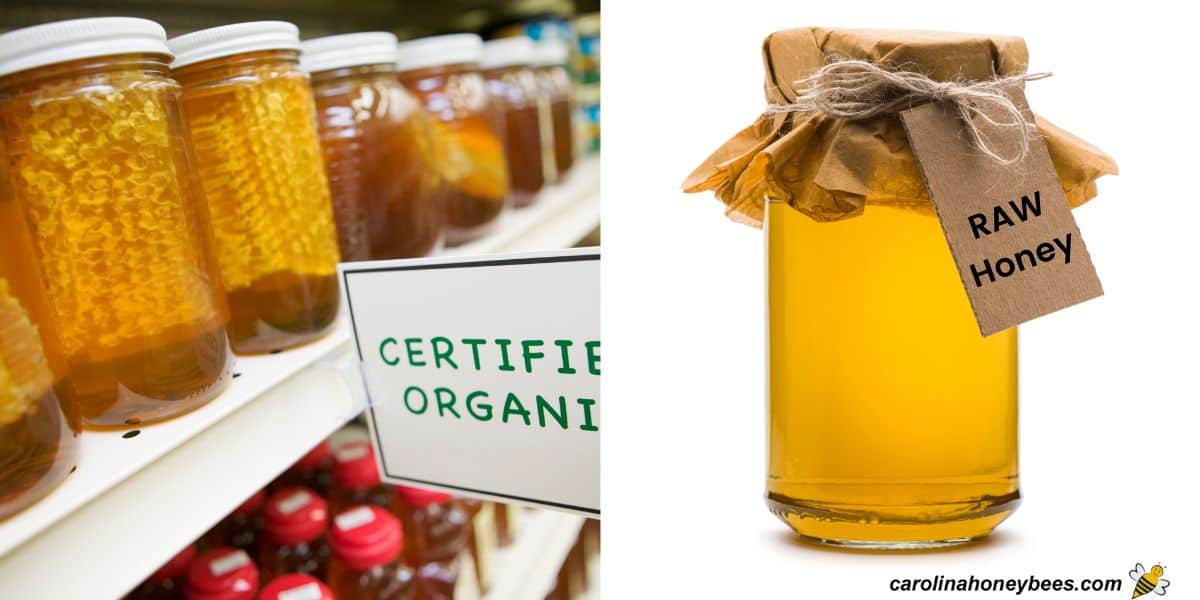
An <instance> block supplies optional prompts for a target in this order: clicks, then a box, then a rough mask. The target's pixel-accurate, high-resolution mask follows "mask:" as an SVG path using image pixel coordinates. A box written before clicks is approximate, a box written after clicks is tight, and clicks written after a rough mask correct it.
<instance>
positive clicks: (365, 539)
mask: <svg viewBox="0 0 1200 600" xmlns="http://www.w3.org/2000/svg"><path fill="white" fill-rule="evenodd" d="M503 508H505V507H504V505H495V504H492V503H483V502H479V501H475V500H468V499H464V498H456V497H453V496H451V495H449V494H445V493H442V492H436V491H432V490H426V489H420V488H412V487H400V486H390V485H387V484H383V483H381V482H380V480H379V471H378V467H377V466H376V462H375V457H374V454H373V452H372V449H371V445H370V444H369V443H368V442H366V441H352V442H347V443H344V444H343V445H341V446H340V447H338V448H337V449H336V450H333V449H332V448H331V446H330V445H329V444H328V443H323V444H321V445H319V446H317V448H315V449H314V450H313V451H312V452H310V453H309V454H308V455H307V456H305V457H304V458H302V459H301V460H300V461H299V462H297V463H296V465H294V466H293V467H292V468H291V469H289V470H288V471H286V472H285V473H284V474H283V475H281V476H280V477H279V478H277V479H276V480H275V481H274V482H272V483H271V485H270V486H268V488H267V489H264V490H262V491H259V492H257V493H255V494H254V495H253V496H251V497H250V498H249V499H248V500H247V501H246V502H244V503H243V504H242V505H241V506H239V507H238V508H237V509H235V510H234V511H233V512H232V513H231V514H230V515H229V516H227V517H226V518H225V519H223V520H222V521H221V522H220V523H218V524H217V525H216V526H214V527H213V528H212V529H211V530H209V531H208V532H206V533H205V534H204V535H203V536H201V537H200V539H198V540H197V541H196V542H195V543H193V544H190V545H189V546H188V547H187V548H185V549H184V550H183V551H182V552H181V553H180V554H179V555H177V556H176V557H174V558H173V559H171V560H170V561H168V562H167V563H166V564H164V565H163V566H162V568H160V569H159V570H158V571H157V572H155V573H154V574H152V575H151V576H150V577H149V578H147V580H146V581H144V582H143V583H142V584H141V585H139V586H138V587H137V588H136V589H134V590H133V591H132V592H131V593H130V594H129V595H128V596H127V600H217V599H220V600H254V599H256V598H258V599H271V600H275V599H277V598H278V599H280V600H283V599H284V598H291V597H305V598H309V597H311V598H313V599H329V598H337V599H338V600H355V599H362V600H368V599H370V600H400V599H405V600H454V599H455V598H463V597H478V595H479V592H480V591H485V590H486V589H488V587H489V586H490V584H491V578H492V577H493V574H492V573H491V568H492V565H491V556H492V554H493V553H494V551H495V548H496V547H499V546H500V545H502V543H503V544H507V543H508V542H510V541H511V539H510V538H511V535H510V534H511V529H512V528H511V527H510V525H511V519H510V518H509V517H508V516H505V517H504V518H499V519H498V518H495V516H496V515H498V514H499V515H508V511H507V510H500V511H499V512H497V509H503ZM292 590H307V591H308V593H309V595H308V596H305V595H303V594H301V592H300V591H295V592H294V595H293V594H288V593H286V592H288V591H292ZM317 592H320V594H318V593H317Z"/></svg>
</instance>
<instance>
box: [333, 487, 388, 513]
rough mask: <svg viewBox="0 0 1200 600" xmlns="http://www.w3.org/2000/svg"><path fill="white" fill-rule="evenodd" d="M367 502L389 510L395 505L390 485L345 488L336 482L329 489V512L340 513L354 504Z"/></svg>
mask: <svg viewBox="0 0 1200 600" xmlns="http://www.w3.org/2000/svg"><path fill="white" fill-rule="evenodd" d="M363 504H369V505H371V506H378V507H379V508H382V509H384V510H387V511H391V510H393V509H394V508H395V506H396V494H395V492H394V491H393V489H392V487H391V486H388V485H384V484H382V483H381V484H378V485H373V486H371V487H369V488H346V487H340V486H338V485H337V484H336V483H335V484H334V488H333V489H332V490H330V491H329V514H331V515H340V514H342V513H343V512H345V511H346V510H349V509H350V508H353V507H355V506H359V505H363Z"/></svg>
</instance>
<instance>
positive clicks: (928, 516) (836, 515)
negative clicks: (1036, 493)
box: [767, 491, 1021, 550]
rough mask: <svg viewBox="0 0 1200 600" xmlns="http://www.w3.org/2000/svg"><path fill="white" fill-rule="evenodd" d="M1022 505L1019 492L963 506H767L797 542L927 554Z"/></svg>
mask: <svg viewBox="0 0 1200 600" xmlns="http://www.w3.org/2000/svg"><path fill="white" fill-rule="evenodd" d="M1020 503H1021V494H1020V492H1017V491H1014V492H1012V493H1011V494H1006V495H1004V496H1000V497H985V498H978V499H975V500H972V501H970V502H966V503H954V504H946V505H921V506H911V507H910V506H904V507H894V506H878V507H872V506H862V505H855V506H852V507H851V506H844V505H836V504H828V503H822V502H813V501H805V500H797V499H794V498H787V497H785V496H781V495H778V494H768V496H767V506H768V507H769V508H770V509H771V512H772V513H773V514H774V515H775V516H777V517H779V518H780V519H781V520H782V521H783V522H785V523H787V524H788V526H789V527H791V528H792V530H793V531H795V532H796V534H797V535H799V536H800V537H802V538H804V539H806V540H810V541H813V542H817V543H820V544H825V545H829V546H838V547H843V548H854V549H861V550H927V549H936V548H946V547H951V546H957V545H961V544H966V543H970V542H974V541H978V540H980V539H982V538H984V537H987V535H988V534H990V533H991V532H992V530H993V529H995V528H996V526H997V525H999V524H1000V522H1001V521H1004V520H1005V519H1007V518H1008V516H1009V515H1011V514H1012V513H1013V511H1015V510H1016V509H1017V506H1018V505H1019V504H1020Z"/></svg>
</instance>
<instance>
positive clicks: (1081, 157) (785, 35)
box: [683, 27, 1117, 226]
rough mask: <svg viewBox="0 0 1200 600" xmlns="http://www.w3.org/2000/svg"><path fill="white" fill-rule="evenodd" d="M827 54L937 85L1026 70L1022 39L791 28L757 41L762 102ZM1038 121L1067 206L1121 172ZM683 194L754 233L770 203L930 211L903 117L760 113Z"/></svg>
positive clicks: (826, 214) (809, 211) (784, 92)
mask: <svg viewBox="0 0 1200 600" xmlns="http://www.w3.org/2000/svg"><path fill="white" fill-rule="evenodd" d="M830 56H838V57H845V58H856V59H863V60H870V61H873V62H875V63H877V64H880V65H885V66H888V67H891V68H904V69H909V70H915V71H919V72H921V73H924V74H925V75H927V76H929V77H930V78H932V79H936V80H939V81H952V80H984V79H992V78H994V77H997V76H999V77H1003V76H1007V75H1013V74H1017V73H1022V72H1024V71H1025V68H1026V64H1027V63H1028V52H1027V50H1026V48H1025V41H1024V40H1023V39H1021V38H1019V37H1009V36H984V35H970V34H958V33H942V32H926V31H885V30H861V29H824V28H816V27H814V28H807V29H789V30H785V31H779V32H776V33H773V34H771V35H770V36H768V37H767V39H766V40H765V41H764V42H763V62H764V67H765V69H766V84H765V90H766V96H767V102H768V103H770V104H785V103H790V102H793V101H794V100H795V99H796V94H795V91H794V89H793V82H795V81H796V80H798V79H801V78H803V77H804V76H806V75H809V74H811V73H812V72H813V71H815V70H817V69H818V68H820V67H821V66H822V65H824V64H825V62H826V60H827V59H828V57H830ZM1080 100H1081V101H1084V100H1086V99H1084V98H1081V99H1080ZM1037 124H1038V127H1039V129H1040V130H1041V132H1042V136H1043V138H1044V139H1045V141H1046V145H1047V147H1048V149H1049V151H1050V158H1051V160H1052V161H1053V163H1054V169H1055V171H1057V173H1058V178H1059V180H1061V181H1062V186H1063V190H1064V191H1065V192H1066V195H1067V201H1068V202H1070V204H1071V206H1073V207H1074V206H1079V205H1080V204H1083V203H1084V202H1087V201H1088V200H1090V199H1091V198H1092V197H1094V196H1095V195H1096V179H1097V178H1099V177H1100V176H1102V175H1115V174H1116V173H1117V164H1116V162H1114V161H1113V159H1112V158H1110V157H1109V156H1108V155H1107V154H1105V153H1103V152H1101V151H1100V150H1099V149H1097V148H1096V147H1094V146H1092V145H1091V144H1088V143H1087V142H1085V141H1083V140H1082V139H1079V138H1078V137H1075V136H1074V135H1071V134H1070V133H1068V132H1066V131H1064V130H1062V129H1059V128H1058V127H1056V126H1054V125H1053V124H1051V123H1050V122H1048V121H1046V120H1045V119H1043V118H1041V117H1037ZM683 188H684V191H686V192H700V191H704V190H713V191H714V192H715V193H716V194H717V197H718V198H720V199H721V201H723V202H724V203H725V204H726V206H727V207H728V211H727V214H728V215H729V216H730V217H731V218H733V219H734V220H737V221H741V222H745V223H749V224H752V225H756V226H757V225H761V223H762V219H763V205H764V201H765V200H766V199H767V198H770V199H771V200H773V201H782V202H787V203H788V204H790V205H791V206H792V207H793V208H795V209H796V210H799V211H800V212H802V213H804V214H806V215H808V216H810V217H812V218H813V219H815V220H817V221H835V220H838V219H845V218H848V217H853V216H855V215H858V214H860V213H861V212H862V210H863V208H864V206H866V205H867V204H891V205H903V206H911V207H914V208H918V209H926V210H930V211H931V212H932V205H931V204H930V203H929V196H928V194H927V193H926V191H925V183H924V181H923V180H922V178H921V172H920V170H919V169H918V168H917V164H916V161H915V160H914V159H913V155H912V150H911V149H910V148H909V145H908V138H907V137H906V136H905V133H904V127H903V126H902V125H901V123H900V118H899V115H886V116H880V117H875V118H871V119H863V120H858V121H844V120H839V119H832V118H829V117H826V116H824V115H822V114H817V113H803V114H801V113H779V114H763V115H762V116H760V117H759V118H758V120H757V121H755V122H754V124H752V125H750V126H749V127H747V128H746V129H743V130H742V131H741V132H739V133H738V134H737V135H735V136H734V137H733V138H732V139H730V140H729V141H727V142H725V144H724V145H722V146H721V147H720V148H718V149H717V151H716V152H714V153H713V154H712V156H710V157H708V159H707V160H705V161H704V164H702V165H700V166H699V167H698V168H697V169H696V170H695V171H693V172H692V174H691V175H689V176H688V178H687V180H686V181H684V184H683Z"/></svg>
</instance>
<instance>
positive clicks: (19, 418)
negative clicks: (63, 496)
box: [0, 137, 80, 520]
mask: <svg viewBox="0 0 1200 600" xmlns="http://www.w3.org/2000/svg"><path fill="white" fill-rule="evenodd" d="M3 149H4V141H3V138H2V137H0V156H4V153H3ZM23 221H24V217H23V216H22V215H21V209H20V207H19V206H18V205H17V202H16V200H15V199H14V198H13V197H12V190H11V188H10V186H9V173H8V161H7V160H0V520H2V519H4V518H5V517H8V516H9V515H12V514H15V513H16V512H17V511H19V510H21V509H22V508H24V507H26V506H28V505H30V504H32V503H33V502H35V501H36V500H38V499H39V498H41V497H42V496H44V495H45V494H46V493H48V492H49V491H50V490H52V489H54V486H55V485H57V484H58V483H59V482H61V481H62V480H63V479H65V478H66V476H67V474H68V473H70V472H71V469H73V468H74V467H75V464H76V458H77V456H78V435H79V428H80V423H79V414H78V412H77V411H76V410H75V407H74V405H73V404H72V403H71V402H70V400H69V398H68V397H67V396H66V395H65V394H64V390H63V386H64V383H63V378H64V375H65V373H66V371H65V369H66V360H65V359H64V357H63V355H62V352H61V349H60V348H59V346H58V337H57V332H56V330H55V327H54V319H53V317H52V315H51V312H50V304H49V301H48V300H47V299H46V290H45V286H44V283H43V281H42V278H41V274H40V273H39V271H38V269H37V262H36V261H35V260H34V258H33V242H32V240H31V239H30V237H29V234H28V232H27V231H26V229H25V227H24V225H23Z"/></svg>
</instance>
